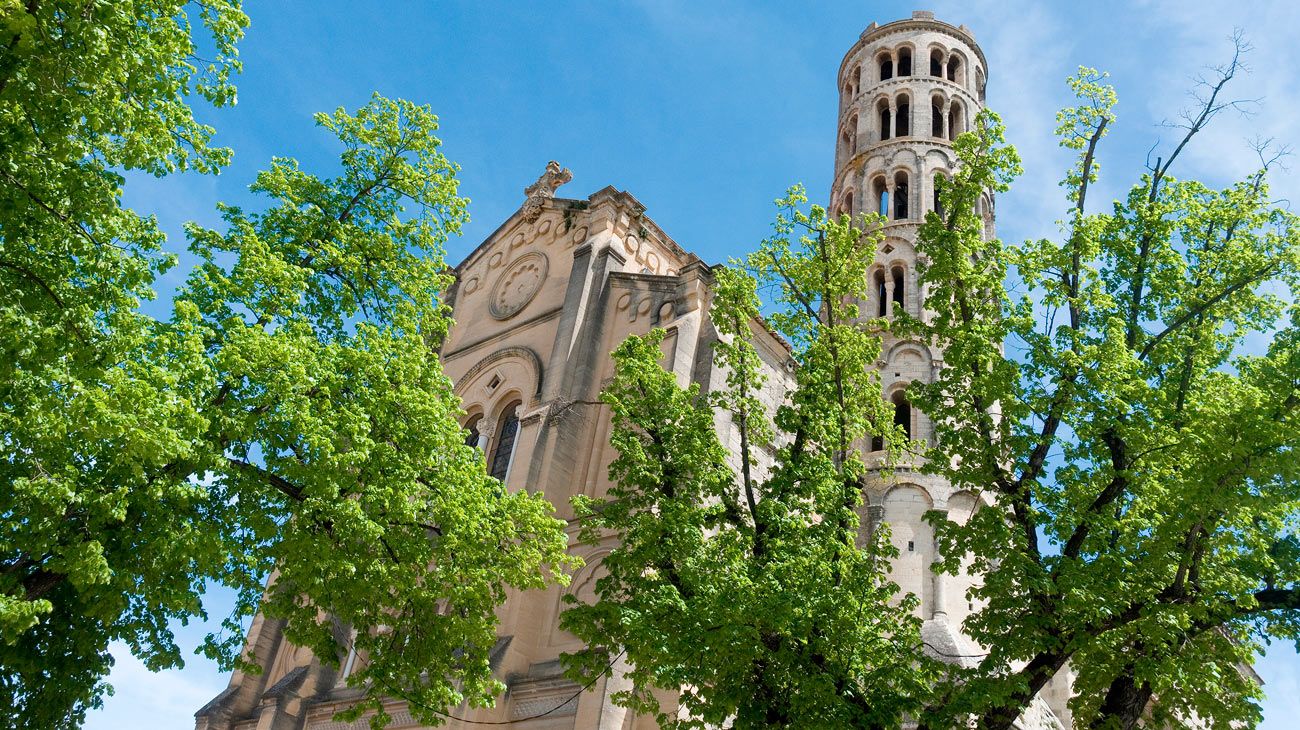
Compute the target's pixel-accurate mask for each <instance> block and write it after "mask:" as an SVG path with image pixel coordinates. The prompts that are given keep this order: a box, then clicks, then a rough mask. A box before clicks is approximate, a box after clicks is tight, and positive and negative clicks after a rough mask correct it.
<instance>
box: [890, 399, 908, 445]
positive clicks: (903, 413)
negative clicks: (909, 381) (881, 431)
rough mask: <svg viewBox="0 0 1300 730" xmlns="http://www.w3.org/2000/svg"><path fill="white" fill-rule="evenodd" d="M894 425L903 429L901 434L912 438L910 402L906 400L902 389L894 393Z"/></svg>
mask: <svg viewBox="0 0 1300 730" xmlns="http://www.w3.org/2000/svg"><path fill="white" fill-rule="evenodd" d="M891 400H893V401H894V425H895V426H897V427H899V428H901V429H903V435H904V436H905V437H907V438H909V439H910V438H912V404H911V403H909V402H908V401H907V396H905V395H903V391H901V390H900V391H897V392H895V393H894V397H893V398H892V399H891Z"/></svg>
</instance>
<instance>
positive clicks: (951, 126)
mask: <svg viewBox="0 0 1300 730" xmlns="http://www.w3.org/2000/svg"><path fill="white" fill-rule="evenodd" d="M965 131H966V119H965V117H964V116H963V115H962V106H961V102H958V101H953V103H952V106H950V107H948V139H957V135H959V134H961V133H962V132H965Z"/></svg>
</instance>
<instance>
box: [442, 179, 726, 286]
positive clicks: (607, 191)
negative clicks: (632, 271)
mask: <svg viewBox="0 0 1300 730" xmlns="http://www.w3.org/2000/svg"><path fill="white" fill-rule="evenodd" d="M607 201H608V202H609V203H611V204H613V205H622V206H626V207H627V208H628V209H630V210H632V211H635V214H636V215H639V216H640V222H641V224H642V225H643V226H645V228H646V230H648V231H649V232H650V233H651V234H652V236H651V237H652V238H654V239H656V240H658V241H660V242H662V243H663V244H664V245H665V246H667V247H668V248H669V250H670V251H671V252H672V253H673V254H674V255H676V256H677V257H678V258H680V259H681V261H682V262H683V266H684V265H686V264H689V263H691V262H692V261H699V260H700V257H699V256H697V255H696V254H694V253H691V252H690V251H687V250H686V249H684V248H682V246H681V244H679V243H677V241H675V240H674V239H673V237H672V236H669V235H668V234H667V233H665V232H664V229H663V228H661V227H660V226H659V224H658V223H656V222H655V221H654V219H653V218H651V217H650V216H648V215H645V211H646V206H645V204H644V203H642V202H641V201H640V200H637V198H636V196H635V195H633V194H632V193H629V192H628V191H626V190H619V189H617V188H615V187H614V186H613V185H606V186H605V187H603V188H601V189H600V190H597V191H596V192H594V193H592V194H591V195H588V196H587V197H586V199H582V198H559V197H553V198H548V199H547V200H546V201H545V207H546V208H547V209H551V210H556V209H570V210H572V209H578V210H584V209H590V208H591V207H592V206H597V205H600V204H602V203H605V202H607ZM526 204H527V201H525V202H524V204H521V205H520V206H519V207H518V208H516V209H515V212H514V213H511V214H510V216H509V217H507V218H506V219H505V220H504V221H502V222H501V225H499V226H497V227H496V229H495V230H493V231H492V232H491V233H489V234H488V235H487V237H486V238H484V239H483V240H482V242H480V243H479V245H477V246H475V247H474V250H473V251H470V252H469V253H468V254H466V255H465V257H464V258H463V259H461V260H460V263H458V264H456V265H455V266H453V267H451V268H452V271H453V272H454V273H457V274H459V273H460V272H461V271H463V270H464V269H465V268H466V267H468V266H469V265H471V264H472V263H474V261H476V260H478V258H479V256H481V255H482V254H483V253H484V252H485V251H486V250H487V248H488V247H489V244H491V243H492V242H493V241H495V240H497V238H498V237H499V236H500V235H501V234H502V233H503V232H504V231H506V230H508V229H509V228H510V227H511V226H512V225H514V224H515V223H516V221H517V220H518V219H519V218H521V217H522V216H523V214H524V207H525V205H526Z"/></svg>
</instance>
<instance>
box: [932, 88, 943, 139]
mask: <svg viewBox="0 0 1300 730" xmlns="http://www.w3.org/2000/svg"><path fill="white" fill-rule="evenodd" d="M930 136H931V137H938V138H939V139H943V100H942V99H940V98H938V97H935V98H934V100H933V101H931V102H930Z"/></svg>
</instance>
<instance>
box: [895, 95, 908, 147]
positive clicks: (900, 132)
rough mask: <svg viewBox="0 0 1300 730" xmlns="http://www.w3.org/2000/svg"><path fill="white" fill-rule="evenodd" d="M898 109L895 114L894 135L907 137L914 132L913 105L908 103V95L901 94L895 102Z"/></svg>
mask: <svg viewBox="0 0 1300 730" xmlns="http://www.w3.org/2000/svg"><path fill="white" fill-rule="evenodd" d="M894 106H895V107H896V108H897V109H898V111H897V112H896V113H895V114H894V136H895V137H906V136H907V135H909V134H911V133H912V124H911V120H912V107H911V105H910V104H908V103H907V97H906V96H900V97H898V99H897V100H896V101H895V102H894Z"/></svg>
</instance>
